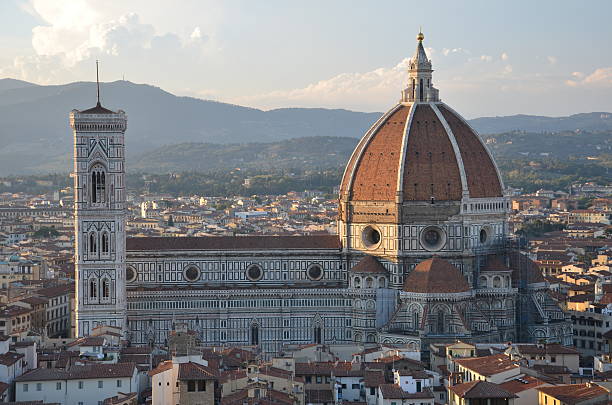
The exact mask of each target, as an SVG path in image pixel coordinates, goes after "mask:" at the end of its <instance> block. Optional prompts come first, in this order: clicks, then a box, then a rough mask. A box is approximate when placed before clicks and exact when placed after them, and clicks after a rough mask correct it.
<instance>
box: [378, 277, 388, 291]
mask: <svg viewBox="0 0 612 405" xmlns="http://www.w3.org/2000/svg"><path fill="white" fill-rule="evenodd" d="M386 287H387V282H386V281H385V278H384V277H381V278H379V279H378V288H386Z"/></svg>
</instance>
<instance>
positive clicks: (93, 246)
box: [89, 232, 98, 254]
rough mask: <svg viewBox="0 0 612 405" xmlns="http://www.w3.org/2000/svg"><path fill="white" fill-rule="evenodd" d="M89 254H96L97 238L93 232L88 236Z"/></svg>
mask: <svg viewBox="0 0 612 405" xmlns="http://www.w3.org/2000/svg"><path fill="white" fill-rule="evenodd" d="M89 253H90V254H96V253H98V238H97V235H96V233H95V232H92V233H90V234H89Z"/></svg>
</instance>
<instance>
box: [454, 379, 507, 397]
mask: <svg viewBox="0 0 612 405" xmlns="http://www.w3.org/2000/svg"><path fill="white" fill-rule="evenodd" d="M449 389H450V390H451V391H452V392H454V393H455V394H457V395H458V396H459V397H461V398H471V399H476V398H517V396H516V395H514V394H513V393H512V392H509V391H508V390H505V389H504V388H502V387H501V386H500V385H498V384H494V383H490V382H488V381H470V382H466V383H463V384H456V385H453V386H451V387H449Z"/></svg>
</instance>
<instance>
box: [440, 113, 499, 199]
mask: <svg viewBox="0 0 612 405" xmlns="http://www.w3.org/2000/svg"><path fill="white" fill-rule="evenodd" d="M439 108H440V112H441V113H442V115H443V116H444V119H445V120H446V122H448V125H449V126H450V128H451V130H452V131H453V135H455V139H456V140H457V145H458V146H459V151H460V153H461V159H462V160H463V167H464V168H465V175H466V177H467V183H468V184H467V185H468V190H469V192H470V197H471V198H486V197H502V196H503V194H502V188H501V182H500V179H499V177H498V176H497V170H496V169H495V164H494V163H493V160H491V158H490V157H489V154H488V152H487V150H486V147H485V145H484V144H483V143H482V141H481V140H480V139H479V138H478V135H477V134H476V133H474V131H473V130H472V129H471V128H470V127H469V126H468V125H467V124H466V123H465V122H464V121H463V120H462V119H460V118H459V117H457V116H456V115H455V113H453V112H452V111H451V110H450V109H449V108H448V107H447V106H445V105H441V106H440V107H439Z"/></svg>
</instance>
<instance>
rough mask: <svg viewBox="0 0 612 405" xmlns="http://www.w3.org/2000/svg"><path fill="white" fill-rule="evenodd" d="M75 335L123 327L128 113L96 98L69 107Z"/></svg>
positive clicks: (124, 313)
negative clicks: (98, 328) (93, 102)
mask: <svg viewBox="0 0 612 405" xmlns="http://www.w3.org/2000/svg"><path fill="white" fill-rule="evenodd" d="M70 126H71V127H72V130H73V134H74V172H73V177H74V223H75V239H76V240H75V278H76V294H75V296H76V330H75V333H76V336H77V337H82V336H88V335H89V334H90V333H91V331H92V330H93V328H95V327H96V326H100V325H110V326H116V327H119V328H121V329H122V330H123V331H124V332H125V329H126V301H127V298H126V291H125V218H126V204H125V153H124V152H125V142H124V134H125V130H126V126H127V116H126V114H125V112H124V111H122V110H119V111H116V112H115V111H111V110H108V109H106V108H104V107H102V105H101V104H100V97H99V84H98V103H97V105H96V106H95V107H93V108H90V109H88V110H83V111H79V110H72V111H71V112H70Z"/></svg>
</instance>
